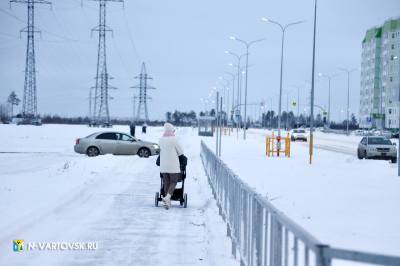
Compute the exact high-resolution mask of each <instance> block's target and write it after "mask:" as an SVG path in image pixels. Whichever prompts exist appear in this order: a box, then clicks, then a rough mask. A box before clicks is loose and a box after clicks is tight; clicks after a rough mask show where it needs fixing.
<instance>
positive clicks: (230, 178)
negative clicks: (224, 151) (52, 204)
mask: <svg viewBox="0 0 400 266" xmlns="http://www.w3.org/2000/svg"><path fill="white" fill-rule="evenodd" d="M201 157H202V161H203V166H204V169H205V172H206V174H207V177H208V181H209V183H210V186H211V188H212V192H213V195H214V197H215V199H216V201H217V205H218V208H219V213H220V215H221V216H222V218H223V219H224V221H225V222H226V224H227V235H228V236H229V237H230V238H231V240H232V254H233V255H234V256H235V257H236V256H237V253H238V254H239V257H240V264H241V265H246V266H250V265H264V266H267V265H270V266H280V265H284V266H288V265H295V266H297V265H306V266H308V265H316V266H331V265H332V261H333V260H345V261H353V262H364V263H369V264H379V265H396V266H400V257H393V256H386V255H379V254H372V253H367V252H357V251H351V250H344V249H337V248H331V247H330V246H328V245H326V244H324V243H322V242H320V241H319V240H317V239H316V238H315V237H314V236H312V235H311V234H309V233H308V232H307V231H305V230H304V229H303V228H301V227H300V226H299V225H297V224H296V223H295V222H293V221H292V220H291V219H290V218H288V217H287V216H286V215H284V214H283V213H282V212H280V211H279V210H278V209H276V208H275V207H274V206H273V205H271V203H270V202H269V201H268V200H267V199H265V198H263V197H262V196H261V195H259V194H257V193H256V192H255V191H254V190H253V189H251V188H250V187H249V186H248V185H247V184H246V183H244V182H243V181H242V180H241V179H240V178H239V177H238V176H237V175H235V174H234V173H233V172H232V170H230V169H229V167H227V166H226V165H225V163H224V162H223V161H222V160H221V159H220V158H218V157H217V156H215V154H214V153H213V152H212V151H211V150H210V149H209V148H208V147H207V146H206V145H205V144H204V142H201Z"/></svg>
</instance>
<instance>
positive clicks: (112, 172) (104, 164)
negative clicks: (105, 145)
mask: <svg viewBox="0 0 400 266" xmlns="http://www.w3.org/2000/svg"><path fill="white" fill-rule="evenodd" d="M98 130H99V129H95V128H88V127H86V126H69V125H43V126H42V127H34V126H15V125H0V136H1V139H2V142H1V144H0V180H1V183H0V217H1V218H0V232H1V235H0V265H237V264H238V263H237V261H235V260H234V259H232V258H231V256H230V241H229V238H227V237H226V226H225V224H224V223H223V221H222V219H221V217H220V216H219V215H218V209H217V207H216V205H215V201H214V200H213V198H212V194H211V191H210V188H209V186H208V183H207V180H206V177H205V175H204V171H203V169H202V165H201V161H200V156H199V153H200V150H199V149H200V144H199V143H200V140H199V139H198V137H197V136H196V133H197V132H196V131H192V129H187V128H184V129H182V130H180V131H179V135H181V138H182V143H183V146H184V149H185V153H186V154H187V156H188V157H189V165H188V172H187V173H188V176H187V177H188V178H187V182H186V186H185V190H186V192H187V193H188V197H189V199H188V208H187V209H183V208H180V207H178V206H177V205H176V203H175V206H174V207H173V208H172V209H171V210H169V211H166V210H164V209H163V208H162V207H159V208H156V207H154V194H155V192H156V191H158V189H159V186H160V179H159V173H158V167H156V165H155V160H156V158H155V157H152V158H149V159H144V158H143V159H142V158H139V157H137V156H113V155H105V156H99V157H96V158H88V157H86V156H85V155H80V154H75V153H74V152H73V145H74V143H75V139H76V138H77V137H84V136H86V135H89V134H90V133H92V132H95V131H98ZM100 130H101V129H100ZM113 130H119V131H125V132H128V127H127V126H125V127H118V126H117V127H114V129H113ZM161 133H162V129H161V128H149V129H148V134H147V135H143V136H142V135H141V134H139V136H138V137H139V138H142V139H145V140H149V141H157V140H158V138H159V136H160V135H161ZM14 239H23V240H25V242H27V241H30V242H46V241H50V242H88V241H97V242H98V248H97V250H96V251H38V250H35V251H25V252H20V253H18V252H14V251H13V250H12V247H13V246H12V241H13V240H14Z"/></svg>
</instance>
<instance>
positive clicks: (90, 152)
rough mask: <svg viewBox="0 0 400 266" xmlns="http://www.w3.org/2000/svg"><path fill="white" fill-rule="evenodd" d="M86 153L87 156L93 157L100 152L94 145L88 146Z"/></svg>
mask: <svg viewBox="0 0 400 266" xmlns="http://www.w3.org/2000/svg"><path fill="white" fill-rule="evenodd" d="M86 154H87V156H89V157H95V156H98V155H99V154H100V151H99V149H98V148H96V147H89V148H88V149H87V150H86Z"/></svg>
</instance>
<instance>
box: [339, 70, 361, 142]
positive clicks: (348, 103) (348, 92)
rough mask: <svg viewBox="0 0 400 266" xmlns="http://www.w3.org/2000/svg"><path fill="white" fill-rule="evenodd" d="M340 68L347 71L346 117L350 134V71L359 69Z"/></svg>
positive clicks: (347, 129)
mask: <svg viewBox="0 0 400 266" xmlns="http://www.w3.org/2000/svg"><path fill="white" fill-rule="evenodd" d="M339 70H341V71H343V72H346V73H347V118H346V134H347V135H349V111H350V73H351V72H354V71H356V70H357V69H356V68H354V69H347V68H339Z"/></svg>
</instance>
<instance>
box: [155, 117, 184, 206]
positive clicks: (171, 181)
mask: <svg viewBox="0 0 400 266" xmlns="http://www.w3.org/2000/svg"><path fill="white" fill-rule="evenodd" d="M158 143H159V145H160V172H161V174H162V178H163V182H164V192H165V193H166V196H165V197H163V198H162V201H163V202H164V206H165V208H166V209H169V208H170V207H171V196H172V195H173V193H174V190H175V187H176V183H178V180H179V178H180V177H181V168H180V164H179V156H180V155H182V154H183V150H182V147H181V145H180V144H179V142H178V140H177V139H176V137H175V129H174V126H173V125H172V124H170V123H165V124H164V134H163V136H162V137H161V138H160V140H159V142H158Z"/></svg>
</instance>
